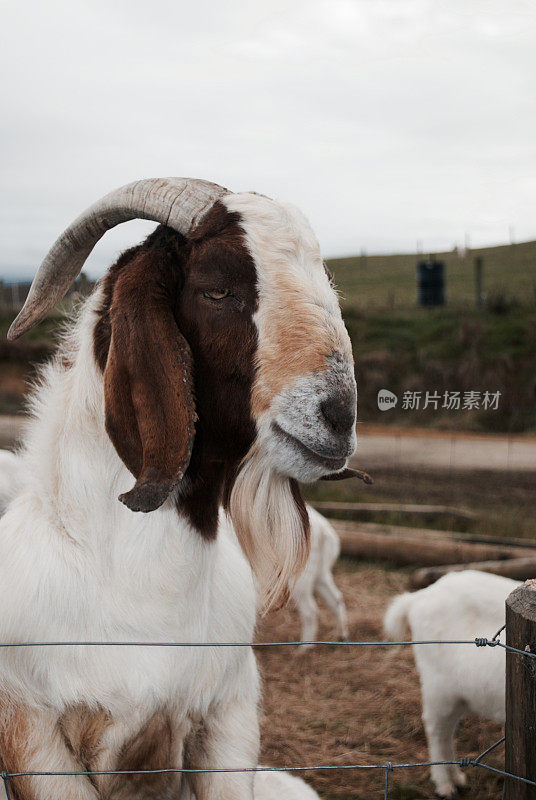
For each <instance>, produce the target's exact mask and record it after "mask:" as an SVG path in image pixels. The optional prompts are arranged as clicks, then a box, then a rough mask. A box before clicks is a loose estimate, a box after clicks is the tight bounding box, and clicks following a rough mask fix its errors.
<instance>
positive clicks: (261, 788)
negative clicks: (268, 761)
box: [181, 772, 320, 800]
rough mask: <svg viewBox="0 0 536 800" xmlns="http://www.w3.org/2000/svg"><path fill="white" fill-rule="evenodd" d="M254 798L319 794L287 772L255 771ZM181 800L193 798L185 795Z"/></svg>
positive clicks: (284, 799) (285, 799)
mask: <svg viewBox="0 0 536 800" xmlns="http://www.w3.org/2000/svg"><path fill="white" fill-rule="evenodd" d="M253 794H254V800H320V796H319V795H318V794H317V793H316V792H315V790H314V789H313V788H312V787H311V786H309V785H308V784H307V783H306V782H305V781H304V780H302V779H301V778H299V777H298V776H297V775H291V774H289V773H288V772H256V773H255V778H254V791H253ZM181 800H194V798H193V797H192V795H185V796H184V797H182V798H181Z"/></svg>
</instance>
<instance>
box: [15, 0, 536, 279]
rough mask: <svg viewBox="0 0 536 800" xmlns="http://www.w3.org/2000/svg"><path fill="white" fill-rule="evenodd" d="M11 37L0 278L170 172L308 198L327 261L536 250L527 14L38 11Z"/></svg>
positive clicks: (354, 2)
mask: <svg viewBox="0 0 536 800" xmlns="http://www.w3.org/2000/svg"><path fill="white" fill-rule="evenodd" d="M0 37H1V42H0V45H1V47H0V63H1V70H2V76H3V81H2V89H1V92H2V116H1V120H2V123H1V132H0V158H1V164H2V183H1V185H2V193H1V203H0V235H1V243H2V247H1V251H0V276H5V277H6V276H11V277H12V276H20V277H25V276H27V275H30V274H33V272H34V270H35V268H36V267H37V265H38V264H39V261H40V259H41V258H42V257H43V256H44V254H45V253H46V251H47V249H48V247H49V246H50V244H51V243H52V242H53V240H54V239H55V238H56V236H57V235H58V234H59V233H60V232H61V230H62V229H63V228H64V227H65V226H66V225H67V224H68V223H69V222H70V221H71V220H72V219H73V218H74V217H75V216H76V215H77V214H78V213H79V212H80V211H81V210H83V209H84V208H85V207H86V206H88V205H89V204H90V203H91V202H93V201H94V200H96V199H97V198H98V197H99V196H101V195H102V194H105V193H106V192H107V191H109V190H110V189H112V188H115V187H117V186H119V185H121V184H123V183H127V182H129V181H131V180H134V179H136V178H141V177H155V176H165V175H178V176H191V177H202V178H207V179H209V180H213V181H216V182H217V183H221V184H223V185H225V186H228V187H229V188H231V189H234V190H247V189H254V190H256V191H259V192H263V193H265V194H268V195H271V196H276V197H280V198H282V199H286V200H291V201H293V202H294V203H296V204H297V205H299V206H300V207H301V208H302V209H303V210H304V211H305V213H306V214H307V215H308V217H309V218H310V220H311V222H312V224H313V226H314V228H315V230H316V232H317V234H318V236H319V239H320V242H321V244H322V247H323V250H324V253H325V255H326V256H331V255H345V254H353V253H356V252H360V251H361V250H362V249H366V250H367V252H371V253H372V252H393V251H395V252H396V251H398V252H399V251H414V250H415V247H416V242H417V240H420V241H421V242H422V247H423V249H424V250H425V251H429V250H430V251H433V250H440V249H450V248H452V247H453V246H454V245H455V244H463V242H464V237H465V234H466V232H467V233H468V234H469V236H470V242H471V244H472V245H473V246H476V245H479V244H488V243H503V242H506V241H508V240H509V236H510V233H509V228H510V226H513V234H514V237H515V239H516V240H517V241H521V240H523V239H530V238H536V182H535V168H536V107H535V106H536V99H535V98H536V92H535V88H534V87H535V67H536V56H535V53H536V5H535V3H534V2H532V1H531V2H524V1H523V0H508V2H504V0H500V1H499V2H496V1H495V0H485V1H481V0H448V2H440V0H303V2H302V0H263V1H262V2H260V1H258V0H254V1H250V0H225V2H219V3H218V2H215V0H195V2H191V1H190V0H188V2H184V0H173V2H169V3H168V2H163V1H162V0H151V2H149V1H148V0H107V2H102V1H101V0H91V1H90V2H84V1H83V0H82V2H76V1H75V2H72V0H71V2H66V0H47V2H46V3H44V2H38V1H37V0H34V2H32V3H30V4H29V5H28V4H24V3H10V4H7V3H4V8H3V12H2V29H1V32H0ZM150 227H151V226H149V225H148V224H147V223H129V224H128V225H124V226H122V227H121V228H120V229H117V230H116V231H114V232H112V233H109V234H107V236H106V237H105V239H104V240H103V241H102V242H101V244H100V245H99V246H98V248H97V250H96V251H95V253H94V254H93V256H92V258H91V260H90V262H88V272H89V273H90V274H91V275H93V276H96V275H99V274H102V271H103V270H104V269H105V267H106V265H107V264H108V263H110V261H111V260H112V259H113V258H114V256H115V254H116V253H117V252H118V251H119V250H120V249H121V248H123V247H125V246H128V245H129V244H131V243H133V242H134V241H136V240H137V239H139V238H140V236H141V235H142V234H143V233H145V231H147V230H149V229H150Z"/></svg>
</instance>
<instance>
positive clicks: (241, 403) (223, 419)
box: [94, 204, 257, 538]
mask: <svg viewBox="0 0 536 800" xmlns="http://www.w3.org/2000/svg"><path fill="white" fill-rule="evenodd" d="M238 222H239V220H238V216H237V215H236V214H230V213H229V212H228V211H227V210H226V209H225V208H224V207H223V206H221V205H220V204H216V205H215V206H214V208H213V209H212V210H211V211H210V213H209V214H208V215H207V216H206V218H205V219H204V220H203V222H202V223H201V225H200V226H199V228H198V229H197V230H196V231H195V234H194V235H193V236H192V237H191V238H190V239H188V240H187V239H185V238H184V237H182V236H181V235H180V234H178V233H176V232H175V231H172V230H170V229H169V228H165V227H163V226H160V227H159V228H157V229H156V231H155V232H154V233H153V234H152V235H151V236H150V237H149V238H148V239H147V240H146V241H145V242H144V243H143V244H142V245H140V246H139V247H136V248H132V249H131V250H129V251H127V252H126V253H124V254H123V255H122V256H121V258H120V259H119V260H118V262H117V263H116V264H115V265H114V266H113V267H112V268H111V269H110V271H109V273H108V275H107V277H106V278H105V280H104V285H103V294H104V299H103V304H102V308H101V310H100V311H99V318H98V321H97V324H96V326H95V333H94V352H95V358H96V360H97V363H98V364H99V366H100V368H101V369H102V370H103V371H104V377H105V392H106V407H107V430H108V433H109V435H110V438H111V439H112V442H113V444H114V446H115V447H116V449H117V451H118V453H119V455H120V456H121V458H122V459H123V461H124V462H125V464H126V466H127V467H128V468H129V469H130V471H131V472H132V473H133V474H134V475H135V476H136V477H137V478H138V483H137V488H136V487H135V489H134V490H133V492H129V493H128V495H127V498H126V500H127V501H128V504H129V507H131V508H133V509H137V508H141V509H142V510H150V508H151V507H157V505H158V504H159V503H160V502H163V500H165V498H166V497H167V496H168V495H169V493H170V492H171V491H172V489H173V488H174V486H175V485H177V484H179V483H180V482H181V477H180V476H181V473H184V474H185V475H186V477H187V481H183V482H182V485H181V487H180V493H179V500H178V504H179V507H180V508H181V509H182V510H184V511H186V513H187V514H188V515H189V516H190V519H191V521H192V523H193V524H194V525H195V526H196V527H197V529H198V530H200V532H201V533H202V534H203V535H205V536H206V537H207V538H211V537H213V536H214V535H215V532H216V525H217V514H218V506H219V503H220V499H221V492H222V489H223V485H224V483H225V481H226V479H227V476H230V475H232V474H234V471H235V469H236V465H237V464H238V463H239V462H240V460H241V459H242V458H243V456H244V455H245V453H246V452H247V450H248V448H249V446H250V444H251V442H252V441H253V438H254V435H255V427H254V424H253V420H252V418H251V413H250V395H251V386H252V383H253V374H254V355H255V349H256V332H255V327H254V324H253V321H252V315H253V313H254V311H255V309H256V304H257V295H256V274H255V267H254V264H253V262H252V260H251V257H250V255H249V253H248V251H247V250H246V248H245V246H244V242H243V235H242V231H241V229H240V227H239V224H238ZM224 288H225V289H229V291H230V292H231V293H232V296H231V297H229V298H226V299H225V300H223V301H222V302H216V301H213V300H211V299H209V298H207V297H206V296H205V293H206V292H211V291H215V290H221V289H224ZM194 398H195V401H194ZM194 414H195V415H196V416H197V418H198V421H197V424H196V426H195V430H194V428H193V425H192V421H193V419H194ZM194 433H195V439H194V438H193V434H194ZM140 485H141V486H140ZM138 489H141V497H140V493H139V492H138ZM146 500H147V502H145V501H146Z"/></svg>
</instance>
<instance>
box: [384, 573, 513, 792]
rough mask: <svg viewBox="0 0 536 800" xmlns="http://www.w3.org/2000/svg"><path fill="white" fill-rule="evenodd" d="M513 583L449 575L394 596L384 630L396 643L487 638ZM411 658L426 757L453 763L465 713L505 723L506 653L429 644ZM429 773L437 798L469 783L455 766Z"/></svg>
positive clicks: (480, 576) (483, 576)
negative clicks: (419, 695)
mask: <svg viewBox="0 0 536 800" xmlns="http://www.w3.org/2000/svg"><path fill="white" fill-rule="evenodd" d="M516 586H519V583H518V582H517V581H512V580H510V578H503V577H500V576H498V575H491V574H489V573H487V572H478V571H476V570H464V571H463V572H451V573H448V574H447V575H444V576H443V577H442V578H440V579H439V580H438V581H437V583H434V584H432V585H431V586H427V587H426V589H420V590H419V591H418V592H413V593H409V592H405V593H404V594H401V595H398V596H397V597H395V598H394V600H393V601H392V602H391V604H390V605H389V607H388V609H387V612H386V614H385V617H384V621H383V625H384V631H385V634H386V636H387V637H388V638H389V639H391V640H393V641H402V640H404V639H405V638H406V637H407V636H409V637H410V639H411V640H423V639H431V640H436V639H475V638H476V637H477V636H482V635H487V636H490V637H491V636H492V635H493V634H494V633H496V632H497V631H498V630H499V628H501V627H502V626H503V625H504V615H505V601H506V598H507V597H508V595H509V594H510V592H512V591H513V590H514V589H515V588H516ZM413 655H414V657H415V664H416V667H417V672H418V673H419V679H420V682H421V693H422V719H423V723H424V729H425V732H426V739H427V741H428V749H429V752H430V761H454V760H455V759H456V753H455V746H454V735H455V732H456V727H457V725H458V722H459V721H460V718H461V717H462V716H463V715H464V714H469V713H472V714H478V715H480V716H482V717H486V718H487V719H491V720H493V721H494V722H503V723H504V714H505V711H504V702H505V677H504V676H505V653H504V650H503V649H502V648H500V647H495V648H494V649H493V650H490V648H477V647H470V646H469V645H455V644H444V645H442V644H427V645H423V646H421V647H419V646H415V647H413ZM430 772H431V777H432V781H433V783H434V786H435V788H436V791H437V794H438V795H439V796H440V797H448V798H451V797H454V796H455V795H456V792H457V790H458V789H460V788H462V787H463V786H465V784H466V780H467V779H466V777H465V775H464V773H463V772H462V771H461V770H460V768H459V767H458V766H456V765H441V764H439V765H437V766H435V767H431V769H430Z"/></svg>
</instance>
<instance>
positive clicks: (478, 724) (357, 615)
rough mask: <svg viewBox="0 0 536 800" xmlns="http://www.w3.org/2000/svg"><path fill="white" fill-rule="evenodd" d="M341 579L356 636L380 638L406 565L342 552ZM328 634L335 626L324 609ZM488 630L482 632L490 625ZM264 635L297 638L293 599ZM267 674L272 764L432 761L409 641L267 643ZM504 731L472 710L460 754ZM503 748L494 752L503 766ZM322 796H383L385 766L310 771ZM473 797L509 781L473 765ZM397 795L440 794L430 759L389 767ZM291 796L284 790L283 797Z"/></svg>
mask: <svg viewBox="0 0 536 800" xmlns="http://www.w3.org/2000/svg"><path fill="white" fill-rule="evenodd" d="M336 581H337V583H338V585H339V587H340V589H341V590H342V592H343V594H344V597H345V600H346V603H347V606H348V612H349V621H350V633H351V637H352V638H353V639H354V640H369V641H370V640H379V639H381V638H382V634H381V619H382V614H383V612H384V610H385V607H386V605H387V602H388V600H389V598H390V597H392V595H393V594H395V593H397V592H400V591H403V590H404V589H406V588H407V584H408V573H407V572H405V571H403V570H387V569H384V568H383V567H381V566H377V565H370V564H358V563H356V562H351V561H348V560H343V561H341V562H339V565H338V566H337V570H336ZM320 633H321V636H323V637H327V638H331V637H332V635H333V626H332V619H331V617H330V616H329V614H328V613H326V612H325V611H323V612H322V616H321V628H320ZM487 633H489V632H487V631H484V632H483V635H486V634H487ZM257 638H258V641H268V640H272V641H273V640H282V641H284V640H287V641H289V640H292V639H295V638H299V621H298V618H297V614H296V612H295V611H294V610H293V609H290V608H287V609H285V610H283V611H280V612H278V613H275V614H272V615H270V616H269V617H268V618H267V619H266V620H265V621H264V622H263V623H262V624H261V626H260V628H259V631H258V637H257ZM257 656H258V661H259V665H260V668H261V672H262V676H263V681H264V701H263V710H264V714H263V723H262V743H263V748H262V761H263V763H266V764H270V765H283V764H285V765H295V766H299V765H308V764H309V765H312V764H351V763H354V764H371V763H385V762H386V761H391V762H393V763H396V762H410V761H411V762H414V761H426V760H427V759H428V753H427V748H426V741H425V738H424V732H423V729H422V725H421V720H420V693H419V687H418V678H417V674H416V671H415V667H414V663H413V655H412V652H411V648H409V647H407V648H406V647H385V648H383V647H364V648H342V647H341V648H338V647H337V648H335V647H334V648H328V647H325V648H322V647H317V648H314V649H313V650H312V651H309V652H306V653H305V654H302V655H299V654H298V651H297V649H295V648H290V647H289V648H259V649H258V650H257ZM501 735H502V733H501V729H500V728H499V726H497V725H494V724H492V723H489V722H486V721H483V720H479V719H474V718H472V719H467V720H466V721H464V722H463V723H462V725H461V728H460V730H459V732H458V739H457V741H458V753H459V755H460V756H466V755H470V756H476V755H478V754H479V753H481V752H482V751H483V750H485V749H486V747H488V746H489V745H490V744H492V743H493V742H495V741H496V740H497V739H499V738H500V736H501ZM502 759H503V751H502V749H500V750H499V751H498V753H497V754H493V755H491V756H490V757H489V763H491V764H493V765H495V766H502ZM303 777H305V779H306V780H307V781H308V782H310V783H311V785H313V786H314V787H315V789H316V790H317V791H318V792H319V793H320V795H321V796H322V798H324V800H330V799H331V800H336V799H337V800H350V798H359V800H369V798H381V797H383V785H384V784H383V781H384V773H383V772H382V771H380V770H371V771H368V770H367V771H364V770H356V771H324V772H310V773H304V775H303ZM468 778H469V788H468V790H467V791H466V793H465V796H466V797H470V798H471V800H488V799H490V798H494V799H495V798H500V797H501V786H502V784H501V781H500V779H498V778H497V777H496V776H494V775H492V774H491V773H488V772H485V771H484V770H477V769H475V768H470V769H469V775H468ZM389 797H390V798H391V800H411V798H428V797H433V790H432V785H431V783H430V780H429V777H428V770H427V769H425V768H412V769H401V770H396V771H395V772H393V773H391V777H390V793H389ZM281 800H284V798H281Z"/></svg>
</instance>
